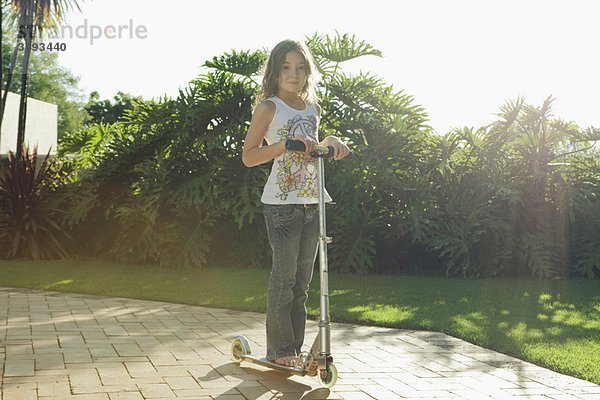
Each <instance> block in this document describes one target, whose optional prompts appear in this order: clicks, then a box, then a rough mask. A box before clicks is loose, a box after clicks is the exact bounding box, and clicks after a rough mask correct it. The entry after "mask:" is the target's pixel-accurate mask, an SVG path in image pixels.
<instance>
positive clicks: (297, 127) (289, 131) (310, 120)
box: [275, 115, 319, 201]
mask: <svg viewBox="0 0 600 400" xmlns="http://www.w3.org/2000/svg"><path fill="white" fill-rule="evenodd" d="M316 132H317V119H316V118H315V116H314V115H309V116H308V117H306V118H302V117H301V116H300V115H296V116H295V117H294V118H293V119H290V120H288V122H287V124H286V125H283V126H282V127H281V129H279V131H278V132H277V133H278V134H279V136H280V137H281V140H285V139H294V138H297V137H299V136H304V137H308V138H311V139H313V140H315V141H317V133H316ZM277 163H278V165H277V185H278V186H279V190H280V192H279V193H277V194H276V195H275V197H277V198H279V199H281V200H283V201H285V200H287V198H288V194H289V193H291V192H295V191H297V194H296V196H297V197H302V198H315V197H317V196H318V194H319V193H318V188H317V163H316V160H314V159H312V157H307V156H305V155H304V153H301V152H298V151H288V150H286V152H285V153H284V154H283V156H282V157H281V159H280V160H279V161H278V162H277Z"/></svg>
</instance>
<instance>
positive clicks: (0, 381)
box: [0, 288, 600, 400]
mask: <svg viewBox="0 0 600 400" xmlns="http://www.w3.org/2000/svg"><path fill="white" fill-rule="evenodd" d="M264 317H265V316H264V314H258V313H250V312H238V311H229V310H222V309H214V308H204V307H196V306H188V305H179V304H172V303H162V302H155V301H142V300H133V299H125V298H109V297H99V296H91V295H78V294H66V293H56V292H47V291H35V290H26V289H11V288H0V387H1V388H2V389H1V392H2V394H1V398H2V400H22V399H73V400H75V399H80V400H117V399H119V400H134V399H135V400H138V399H219V400H237V399H239V400H242V399H252V400H254V399H349V400H353V399H356V400H358V399H384V400H388V399H390V400H391V399H405V398H409V399H474V400H481V399H545V400H548V399H555V400H567V399H600V386H598V385H594V384H592V383H590V382H586V381H583V380H580V379H576V378H572V377H569V376H565V375H561V374H558V373H555V372H552V371H549V370H547V369H544V368H540V367H538V366H535V365H532V364H530V363H526V362H523V361H520V360H517V359H515V358H512V357H508V356H506V355H503V354H500V353H496V352H494V351H490V350H486V349H483V348H481V347H477V346H474V345H471V344H469V343H467V342H464V341H462V340H459V339H456V338H453V337H450V336H447V335H444V334H440V333H435V332H423V331H408V330H400V329H385V328H376V327H365V326H358V325H350V324H337V323H336V324H334V325H333V338H332V343H333V356H334V359H335V365H336V366H337V368H338V370H339V379H338V382H337V384H336V385H335V386H334V387H333V388H332V389H325V388H322V387H320V385H319V383H318V381H317V380H316V379H315V378H309V377H298V376H289V375H287V374H284V373H280V372H276V371H271V370H268V369H266V368H262V367H260V366H256V365H252V364H242V365H241V366H239V365H237V364H235V363H233V362H232V361H231V360H230V350H229V347H230V343H231V339H232V338H233V337H234V336H236V335H238V334H245V335H246V336H247V337H248V338H249V339H250V340H251V343H250V344H251V346H252V350H253V353H256V354H264V350H265V349H264V341H265V335H264V319H265V318H264ZM316 332H317V327H316V323H314V322H312V321H309V323H308V326H307V336H308V337H307V342H309V343H310V342H312V339H313V338H314V335H315V334H316Z"/></svg>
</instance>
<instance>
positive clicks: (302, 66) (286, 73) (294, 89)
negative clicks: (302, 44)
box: [277, 51, 308, 95]
mask: <svg viewBox="0 0 600 400" xmlns="http://www.w3.org/2000/svg"><path fill="white" fill-rule="evenodd" d="M307 79H308V74H307V66H306V62H305V61H304V57H303V56H302V54H300V53H298V52H297V51H289V52H288V53H287V54H286V55H285V61H284V62H283V64H282V65H281V70H280V71H279V80H278V81H277V88H278V89H279V92H280V93H282V92H283V93H286V94H295V95H297V94H298V93H300V92H301V91H302V88H303V87H304V85H306V80H307Z"/></svg>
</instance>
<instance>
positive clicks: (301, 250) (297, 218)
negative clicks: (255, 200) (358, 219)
mask: <svg viewBox="0 0 600 400" xmlns="http://www.w3.org/2000/svg"><path fill="white" fill-rule="evenodd" d="M263 210H264V215H265V222H266V224H267V234H268V236H269V243H270V245H271V249H272V250H273V267H272V269H271V275H270V276H269V287H268V290H267V359H270V360H274V359H276V358H280V357H287V356H294V355H297V354H300V351H301V349H302V344H303V343H304V330H305V326H306V307H305V304H306V300H307V299H308V286H309V284H310V281H311V279H312V275H313V269H314V264H315V259H316V258H317V250H318V243H319V214H318V208H317V205H316V204H314V205H313V204H311V205H308V206H304V205H302V204H285V205H271V204H265V205H264V209H263Z"/></svg>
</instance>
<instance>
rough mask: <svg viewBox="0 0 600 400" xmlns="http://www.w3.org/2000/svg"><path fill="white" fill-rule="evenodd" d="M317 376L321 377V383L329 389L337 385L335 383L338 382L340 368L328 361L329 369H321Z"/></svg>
mask: <svg viewBox="0 0 600 400" xmlns="http://www.w3.org/2000/svg"><path fill="white" fill-rule="evenodd" d="M317 376H318V378H319V383H320V384H321V386H323V387H326V388H327V389H329V388H332V387H333V385H335V383H336V382H337V378H338V370H337V368H336V366H335V365H334V364H333V363H327V369H326V370H320V371H319V374H318V375H317Z"/></svg>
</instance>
